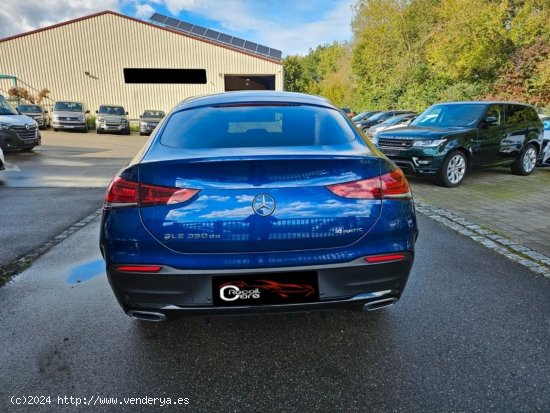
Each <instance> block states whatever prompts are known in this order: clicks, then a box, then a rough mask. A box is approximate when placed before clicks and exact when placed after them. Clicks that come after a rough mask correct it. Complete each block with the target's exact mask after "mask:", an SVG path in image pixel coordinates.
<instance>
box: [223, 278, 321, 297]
mask: <svg viewBox="0 0 550 413" xmlns="http://www.w3.org/2000/svg"><path fill="white" fill-rule="evenodd" d="M228 285H234V286H235V287H239V288H242V289H250V290H251V289H254V288H258V289H260V290H266V291H270V292H273V293H276V294H278V295H279V296H280V297H283V298H288V297H289V296H291V295H301V296H304V297H309V296H310V295H312V294H314V293H315V289H314V288H313V286H311V285H309V284H294V283H281V282H278V281H273V280H255V281H254V282H253V283H248V282H246V281H231V282H228V283H225V284H223V285H220V288H223V287H226V286H228Z"/></svg>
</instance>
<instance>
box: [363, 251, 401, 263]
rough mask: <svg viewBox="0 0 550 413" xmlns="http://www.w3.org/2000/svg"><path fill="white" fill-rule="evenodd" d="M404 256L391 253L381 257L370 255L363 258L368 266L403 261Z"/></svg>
mask: <svg viewBox="0 0 550 413" xmlns="http://www.w3.org/2000/svg"><path fill="white" fill-rule="evenodd" d="M405 258H406V257H405V254H401V253H393V254H382V255H371V256H370V257H365V261H367V262H368V263H370V264H377V263H381V262H392V261H401V260H404V259H405Z"/></svg>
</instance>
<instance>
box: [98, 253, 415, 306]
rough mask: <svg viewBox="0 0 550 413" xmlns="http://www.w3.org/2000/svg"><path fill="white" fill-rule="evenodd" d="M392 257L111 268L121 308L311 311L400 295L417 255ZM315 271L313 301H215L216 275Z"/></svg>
mask: <svg viewBox="0 0 550 413" xmlns="http://www.w3.org/2000/svg"><path fill="white" fill-rule="evenodd" d="M405 255H406V258H405V259H402V260H400V261H395V262H389V263H377V264H368V263H366V262H365V261H364V260H363V259H358V260H354V261H352V262H348V263H341V264H329V265H323V266H307V267H287V268H269V269H265V268H258V269H243V270H238V269H233V270H177V269H174V268H170V267H163V269H162V271H161V272H160V273H156V274H145V273H122V272H118V271H117V270H116V268H118V266H112V267H111V268H108V269H107V275H108V278H109V282H110V284H111V287H112V289H113V291H114V293H115V296H116V298H117V300H118V301H119V303H120V304H121V306H122V307H123V309H124V310H125V311H126V312H127V311H130V310H147V311H155V312H160V313H164V314H167V313H168V314H169V313H174V312H176V313H179V314H256V313H272V312H293V311H313V310H321V309H329V308H354V307H355V308H357V307H361V306H362V305H364V304H366V303H369V302H373V301H377V300H380V299H382V298H384V299H385V298H394V299H395V300H397V299H399V298H400V296H401V294H402V292H403V289H404V288H405V285H406V283H407V280H408V277H409V273H410V270H411V267H412V264H413V259H414V256H413V254H412V253H411V252H407V253H405ZM303 271H314V272H315V273H316V274H317V280H318V285H319V300H318V301H316V302H310V303H299V304H293V303H288V304H277V305H243V306H231V307H224V306H215V305H214V304H213V302H214V300H213V287H212V285H213V281H212V279H213V277H216V276H221V275H236V274H238V275H246V274H255V275H257V274H260V273H261V275H262V276H265V277H276V274H277V273H285V274H292V273H297V274H299V273H300V272H303Z"/></svg>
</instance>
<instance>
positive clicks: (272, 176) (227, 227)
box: [139, 150, 382, 253]
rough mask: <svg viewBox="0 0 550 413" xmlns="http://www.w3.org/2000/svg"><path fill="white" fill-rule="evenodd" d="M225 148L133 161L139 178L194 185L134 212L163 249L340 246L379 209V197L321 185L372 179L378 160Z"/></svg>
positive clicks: (377, 170)
mask: <svg viewBox="0 0 550 413" xmlns="http://www.w3.org/2000/svg"><path fill="white" fill-rule="evenodd" d="M214 152H215V150H214ZM225 153H226V155H221V154H220V155H219V156H212V154H211V156H209V157H207V158H201V157H192V156H190V157H189V158H186V159H181V158H179V159H171V160H166V159H163V160H152V161H147V162H142V163H140V164H139V180H140V182H141V183H146V184H154V185H162V186H170V187H180V188H194V189H199V190H200V192H199V193H198V194H197V195H195V197H194V198H192V199H191V200H189V201H187V202H185V203H183V204H173V205H163V206H154V207H144V208H141V209H140V213H141V218H142V222H143V224H144V225H145V227H146V228H147V230H148V231H149V232H150V233H151V234H152V235H153V236H154V237H155V238H156V239H157V240H158V241H159V242H161V243H162V244H164V245H165V246H166V247H168V248H170V249H172V250H174V251H178V252H182V253H224V252H243V253H244V252H269V251H273V252H275V251H295V250H311V249H322V248H334V247H343V246H346V245H349V244H352V243H354V242H356V241H357V240H359V239H360V238H361V237H363V236H364V235H365V234H366V233H367V232H368V231H369V229H370V228H371V227H372V226H373V225H374V224H375V222H376V221H377V219H378V217H379V215H380V213H381V208H382V202H381V200H379V199H369V200H366V199H349V198H342V197H339V196H337V195H335V194H334V193H332V192H331V191H329V190H328V189H327V188H326V186H327V185H332V184H337V183H342V182H350V181H356V180H361V179H367V178H371V177H378V176H379V175H380V159H379V158H376V157H370V156H357V155H354V156H350V155H347V156H342V155H340V156H336V155H330V154H329V155H322V154H320V152H318V151H317V152H316V153H315V154H311V153H310V154H308V156H304V154H296V152H294V154H293V155H286V154H281V153H280V154H279V155H277V156H273V155H270V156H265V155H254V154H251V155H248V156H242V155H241V156H236V155H233V154H231V151H229V153H228V151H227V150H225Z"/></svg>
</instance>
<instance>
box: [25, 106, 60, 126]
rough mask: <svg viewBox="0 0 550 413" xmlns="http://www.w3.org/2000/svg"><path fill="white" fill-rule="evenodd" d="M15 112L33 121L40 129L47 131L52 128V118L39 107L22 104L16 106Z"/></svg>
mask: <svg viewBox="0 0 550 413" xmlns="http://www.w3.org/2000/svg"><path fill="white" fill-rule="evenodd" d="M17 111H18V112H19V113H20V114H22V115H26V116H28V117H29V118H31V119H34V120H35V121H36V123H38V127H39V128H40V129H48V128H49V127H50V126H52V118H51V117H50V114H49V113H48V111H47V110H46V109H44V107H43V106H41V105H33V104H23V105H19V106H17Z"/></svg>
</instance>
